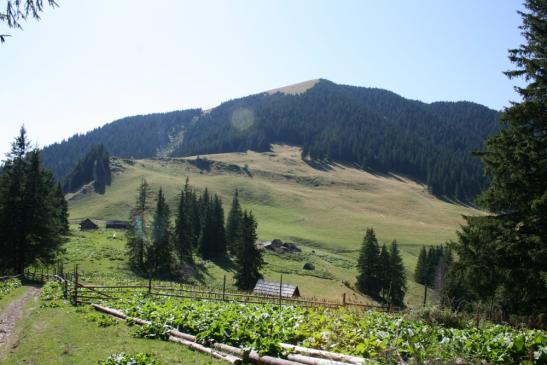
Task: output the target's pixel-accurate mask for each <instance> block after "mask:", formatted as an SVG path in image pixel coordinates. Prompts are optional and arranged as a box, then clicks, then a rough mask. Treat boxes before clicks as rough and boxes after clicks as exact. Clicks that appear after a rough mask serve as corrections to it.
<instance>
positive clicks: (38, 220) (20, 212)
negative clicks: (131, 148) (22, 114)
mask: <svg viewBox="0 0 547 365" xmlns="http://www.w3.org/2000/svg"><path fill="white" fill-rule="evenodd" d="M66 217H67V212H66V201H64V196H63V195H62V194H59V190H58V183H57V182H56V181H55V179H54V177H53V175H52V174H51V173H50V172H49V171H46V170H44V169H43V167H42V164H41V159H40V153H39V152H38V150H32V149H31V148H30V143H29V141H28V138H27V134H26V130H25V129H24V128H23V127H22V128H21V130H20V134H19V136H18V137H17V138H16V139H15V142H14V143H13V145H12V149H11V152H10V153H9V154H8V155H7V159H6V161H5V163H4V166H3V167H2V172H1V174H0V270H1V271H8V272H16V273H22V272H23V270H24V269H25V267H27V266H28V265H30V264H33V263H35V262H36V261H38V260H40V262H42V263H48V262H51V261H52V259H53V258H54V256H55V253H56V251H57V249H58V248H59V246H60V245H61V244H62V243H63V241H64V238H63V235H64V234H65V233H66V231H67V227H68V221H67V219H66Z"/></svg>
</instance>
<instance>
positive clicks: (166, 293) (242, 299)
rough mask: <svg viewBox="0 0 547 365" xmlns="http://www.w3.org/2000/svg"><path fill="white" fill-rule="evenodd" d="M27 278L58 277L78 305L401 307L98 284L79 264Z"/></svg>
mask: <svg viewBox="0 0 547 365" xmlns="http://www.w3.org/2000/svg"><path fill="white" fill-rule="evenodd" d="M24 276H25V278H26V279H27V280H33V281H39V282H45V281H48V280H57V281H58V282H60V283H61V285H62V290H63V296H64V298H65V299H70V301H71V302H72V303H73V304H74V305H79V304H91V303H99V302H102V301H105V300H108V301H112V300H119V299H122V298H123V297H125V296H127V295H128V294H129V295H131V294H140V295H148V296H157V297H169V298H180V299H193V300H213V301H226V302H239V303H244V304H275V305H299V306H303V307H324V308H340V307H349V308H359V309H363V310H378V311H385V312H389V311H399V310H400V308H396V307H390V306H380V305H371V304H367V303H357V302H352V301H350V300H347V298H346V295H345V293H344V294H343V295H342V297H341V300H340V301H336V300H327V299H318V298H303V297H283V296H281V292H280V295H262V294H260V295H259V294H254V293H249V292H242V291H237V290H232V289H228V288H226V284H225V283H226V279H225V280H224V285H223V287H222V288H221V289H212V288H207V287H199V286H193V285H188V284H182V283H180V284H174V283H172V282H169V283H166V282H161V283H160V284H158V283H154V282H153V281H152V280H150V279H149V280H148V281H147V282H145V283H137V284H126V285H123V284H122V285H95V284H87V283H84V282H82V280H81V275H80V273H79V272H78V270H77V267H75V269H74V271H69V272H65V271H64V269H63V267H62V266H55V267H53V268H43V269H39V268H35V269H34V270H27V271H25V275H24Z"/></svg>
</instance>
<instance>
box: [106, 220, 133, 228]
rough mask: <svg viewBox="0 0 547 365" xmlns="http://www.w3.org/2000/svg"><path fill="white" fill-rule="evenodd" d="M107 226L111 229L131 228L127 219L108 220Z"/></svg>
mask: <svg viewBox="0 0 547 365" xmlns="http://www.w3.org/2000/svg"><path fill="white" fill-rule="evenodd" d="M106 228H111V229H127V228H129V222H127V221H107V222H106Z"/></svg>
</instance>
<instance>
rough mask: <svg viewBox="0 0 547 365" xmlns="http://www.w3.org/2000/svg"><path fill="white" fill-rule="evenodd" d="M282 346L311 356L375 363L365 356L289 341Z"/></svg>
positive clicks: (359, 362)
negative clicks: (310, 346)
mask: <svg viewBox="0 0 547 365" xmlns="http://www.w3.org/2000/svg"><path fill="white" fill-rule="evenodd" d="M281 347H282V348H284V349H287V350H291V351H292V352H294V353H296V354H301V355H306V356H311V357H319V358H322V359H327V360H333V361H339V362H345V363H349V364H355V365H362V364H370V363H373V362H371V361H370V360H367V359H365V358H363V357H358V356H352V355H345V354H339V353H336V352H330V351H323V350H316V349H310V348H307V347H301V346H295V345H291V344H288V343H282V344H281Z"/></svg>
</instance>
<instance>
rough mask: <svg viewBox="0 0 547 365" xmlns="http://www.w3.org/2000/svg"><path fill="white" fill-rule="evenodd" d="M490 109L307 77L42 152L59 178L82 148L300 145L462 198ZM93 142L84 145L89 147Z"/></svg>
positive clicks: (137, 120) (197, 150) (180, 150)
mask: <svg viewBox="0 0 547 365" xmlns="http://www.w3.org/2000/svg"><path fill="white" fill-rule="evenodd" d="M498 116H499V112H497V111H494V110H492V109H489V108H488V107H485V106H483V105H480V104H477V103H473V102H467V101H457V102H445V101H439V102H432V103H424V102H421V101H418V100H409V99H406V98H404V97H402V96H400V95H398V94H396V93H394V92H392V91H389V90H384V89H379V88H366V87H358V86H351V85H339V84H335V83H334V82H332V81H329V80H326V79H313V80H308V81H304V82H300V83H296V84H292V85H288V86H285V87H281V88H276V89H272V90H269V91H265V92H261V93H257V94H253V95H249V96H245V97H242V98H237V99H232V100H229V101H226V102H223V103H221V104H220V105H218V106H217V107H215V108H212V109H210V110H207V111H203V110H202V109H191V110H182V111H174V112H168V113H154V114H149V115H139V116H133V117H126V118H122V119H119V120H117V121H114V122H112V123H108V124H106V125H104V126H103V127H100V128H96V129H94V130H93V131H90V132H88V133H87V134H85V135H76V136H73V137H71V138H69V139H68V140H66V141H63V142H61V143H57V144H53V145H51V146H48V147H46V148H44V150H43V155H44V163H45V165H46V166H48V167H50V168H52V169H53V170H54V172H55V174H56V176H57V177H60V178H61V177H64V176H66V174H67V173H68V172H69V171H70V168H71V167H72V166H74V165H75V164H76V163H77V160H78V159H79V158H81V156H82V154H83V153H85V152H86V151H85V150H84V151H81V150H82V149H85V147H86V146H88V145H92V144H98V143H102V144H103V145H105V147H106V149H107V150H108V151H109V152H110V153H111V154H112V155H114V156H118V157H123V158H154V157H156V156H158V154H159V153H160V152H162V151H163V154H162V156H163V157H166V156H167V155H172V156H175V157H176V156H190V155H199V154H208V153H224V152H244V151H246V150H255V151H262V152H263V151H268V150H269V149H270V146H271V145H272V144H274V143H286V144H292V145H298V146H302V147H303V150H304V151H303V157H309V158H311V159H313V160H323V159H326V160H340V161H344V162H349V163H356V164H358V165H359V166H361V167H362V168H364V169H368V170H371V171H377V172H382V173H385V172H394V173H399V174H404V175H406V176H409V177H411V178H413V179H415V180H416V181H419V182H421V183H425V184H427V185H428V186H429V187H430V189H431V191H432V192H433V193H434V194H436V195H437V196H448V197H451V198H455V199H459V200H462V201H469V200H471V199H472V198H473V197H474V196H476V195H477V194H478V192H480V191H481V189H482V188H483V187H484V186H485V184H486V179H485V178H484V176H483V173H482V166H481V165H480V162H479V161H478V159H476V158H475V157H473V156H472V155H471V152H472V151H474V150H480V149H482V146H483V143H484V139H485V138H486V137H487V136H488V135H490V134H491V133H493V132H494V131H496V130H497V129H498V128H499V127H498V124H497V119H498ZM92 142H93V143H92Z"/></svg>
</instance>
